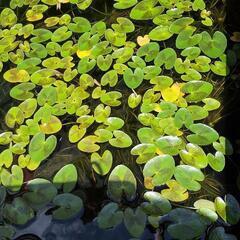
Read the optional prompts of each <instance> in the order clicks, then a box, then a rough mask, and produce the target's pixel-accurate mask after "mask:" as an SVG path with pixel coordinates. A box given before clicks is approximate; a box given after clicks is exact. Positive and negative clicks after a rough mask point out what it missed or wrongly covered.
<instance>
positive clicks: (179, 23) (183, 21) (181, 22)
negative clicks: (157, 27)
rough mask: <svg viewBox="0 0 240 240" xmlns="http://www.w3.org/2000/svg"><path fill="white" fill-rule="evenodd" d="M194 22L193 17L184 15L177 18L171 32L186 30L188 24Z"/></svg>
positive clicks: (171, 26)
mask: <svg viewBox="0 0 240 240" xmlns="http://www.w3.org/2000/svg"><path fill="white" fill-rule="evenodd" d="M193 22H194V19H193V18H191V17H182V18H179V19H177V20H175V21H174V22H173V23H172V24H171V25H170V27H169V31H170V32H171V33H176V34H178V33H180V32H181V31H182V30H184V29H185V28H186V27H187V26H188V25H190V24H192V23H193Z"/></svg>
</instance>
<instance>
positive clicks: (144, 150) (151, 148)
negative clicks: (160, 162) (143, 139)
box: [131, 143, 157, 164]
mask: <svg viewBox="0 0 240 240" xmlns="http://www.w3.org/2000/svg"><path fill="white" fill-rule="evenodd" d="M156 150H157V149H156V146H155V145H154V144H150V143H142V144H138V145H136V146H135V147H133V148H132V150H131V154H132V155H137V156H138V157H137V159H136V162H137V163H138V164H142V163H146V162H148V161H149V160H150V159H152V158H153V157H155V155H156V154H155V152H156Z"/></svg>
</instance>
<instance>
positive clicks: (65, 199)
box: [53, 193, 83, 220]
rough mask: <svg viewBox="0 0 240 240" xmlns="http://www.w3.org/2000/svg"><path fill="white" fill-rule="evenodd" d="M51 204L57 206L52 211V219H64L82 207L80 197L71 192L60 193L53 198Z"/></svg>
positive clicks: (76, 212) (72, 215)
mask: <svg viewBox="0 0 240 240" xmlns="http://www.w3.org/2000/svg"><path fill="white" fill-rule="evenodd" d="M53 204H54V205H56V206H57V207H59V208H58V209H56V210H54V211H53V219H55V220H66V219H69V218H72V217H74V216H75V215H77V214H78V213H79V212H80V211H81V210H82V208H83V202H82V199H81V198H80V197H78V196H75V195H73V194H71V193H62V194H59V195H57V196H56V197H55V198H54V199H53Z"/></svg>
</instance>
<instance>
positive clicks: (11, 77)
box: [3, 68, 30, 83]
mask: <svg viewBox="0 0 240 240" xmlns="http://www.w3.org/2000/svg"><path fill="white" fill-rule="evenodd" d="M3 77H4V79H5V80H6V81H8V82H10V83H18V82H20V83H21V82H27V81H29V80H30V76H29V74H28V72H27V71H26V70H24V69H20V70H19V69H17V68H12V69H10V70H8V71H6V72H5V73H4V75H3Z"/></svg>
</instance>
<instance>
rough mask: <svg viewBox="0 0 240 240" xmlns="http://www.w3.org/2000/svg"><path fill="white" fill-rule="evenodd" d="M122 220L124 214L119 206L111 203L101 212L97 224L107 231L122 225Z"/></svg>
mask: <svg viewBox="0 0 240 240" xmlns="http://www.w3.org/2000/svg"><path fill="white" fill-rule="evenodd" d="M122 219H123V212H122V211H121V210H119V207H118V204H117V203H113V202H110V203H108V204H107V205H105V206H104V207H103V208H102V209H101V211H100V212H99V214H98V217H97V223H98V226H99V227H100V228H103V229H107V228H112V227H115V226H116V225H118V224H120V223H121V222H122Z"/></svg>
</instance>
